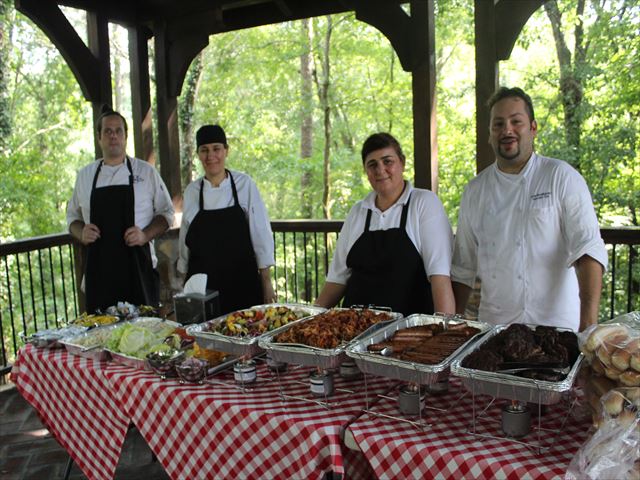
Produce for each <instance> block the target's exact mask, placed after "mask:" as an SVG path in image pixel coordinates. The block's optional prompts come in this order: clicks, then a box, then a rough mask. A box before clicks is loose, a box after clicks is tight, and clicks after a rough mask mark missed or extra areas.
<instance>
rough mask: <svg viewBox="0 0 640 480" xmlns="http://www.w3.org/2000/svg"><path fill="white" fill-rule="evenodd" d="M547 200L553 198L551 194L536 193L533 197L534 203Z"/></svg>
mask: <svg viewBox="0 0 640 480" xmlns="http://www.w3.org/2000/svg"><path fill="white" fill-rule="evenodd" d="M545 198H551V192H542V193H534V194H533V195H531V200H532V201H533V202H535V201H537V200H544V199H545Z"/></svg>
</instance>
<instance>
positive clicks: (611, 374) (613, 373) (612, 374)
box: [604, 367, 622, 381]
mask: <svg viewBox="0 0 640 480" xmlns="http://www.w3.org/2000/svg"><path fill="white" fill-rule="evenodd" d="M621 373H622V372H621V371H620V370H618V369H617V368H613V367H611V368H609V367H604V374H605V376H606V377H607V378H610V379H611V380H615V381H618V380H619V379H620V374H621Z"/></svg>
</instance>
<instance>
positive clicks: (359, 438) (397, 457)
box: [349, 379, 590, 480]
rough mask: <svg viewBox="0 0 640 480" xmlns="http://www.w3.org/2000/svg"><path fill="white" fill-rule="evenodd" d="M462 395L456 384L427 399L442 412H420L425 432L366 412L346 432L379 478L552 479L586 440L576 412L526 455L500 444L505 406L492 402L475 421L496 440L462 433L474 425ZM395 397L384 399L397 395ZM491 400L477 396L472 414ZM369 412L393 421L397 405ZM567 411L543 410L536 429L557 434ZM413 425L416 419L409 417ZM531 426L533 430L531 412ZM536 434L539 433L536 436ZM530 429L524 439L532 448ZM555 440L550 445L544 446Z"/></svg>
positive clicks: (585, 423)
mask: <svg viewBox="0 0 640 480" xmlns="http://www.w3.org/2000/svg"><path fill="white" fill-rule="evenodd" d="M462 392H464V389H463V387H462V386H461V385H460V383H459V381H458V380H457V379H456V380H452V386H451V388H450V391H449V393H447V394H446V395H443V396H438V397H434V396H427V402H428V405H431V406H434V407H438V408H442V409H446V412H439V411H433V410H431V411H429V410H428V409H427V410H425V411H426V412H427V413H426V417H423V418H424V420H425V423H427V424H428V425H430V426H429V427H427V428H425V429H424V430H423V431H420V430H418V429H417V428H416V427H414V426H411V425H410V424H407V423H405V422H400V421H398V420H390V419H385V418H381V417H376V416H373V415H370V414H364V415H363V416H361V417H359V418H358V419H357V420H356V421H354V422H353V423H352V424H351V425H350V426H349V429H350V431H351V433H352V434H353V437H354V440H355V442H356V443H357V444H358V446H359V448H360V450H361V451H362V452H363V453H364V455H365V456H366V457H367V460H368V461H369V464H370V465H371V467H372V468H373V470H374V472H375V474H376V476H377V477H378V478H381V479H391V478H393V479H405V478H407V479H413V478H430V479H460V478H464V479H465V480H466V479H513V480H532V479H551V478H554V479H555V478H562V477H563V476H564V473H565V472H566V470H567V467H568V466H569V463H570V461H571V459H572V458H573V456H574V455H575V453H576V452H577V450H578V449H579V448H580V446H581V445H582V444H583V443H584V441H585V440H586V438H587V436H588V429H589V425H590V419H587V418H577V417H579V416H580V415H578V413H577V412H576V411H575V410H574V411H573V412H572V413H571V414H570V415H569V417H568V420H567V422H566V424H565V425H564V428H563V429H562V432H561V433H555V434H553V433H549V432H546V433H545V434H544V435H543V436H542V442H541V444H542V445H544V446H547V445H551V446H550V448H549V449H548V450H544V451H543V453H542V454H538V453H537V452H538V450H537V449H532V448H529V447H526V446H523V445H520V444H517V443H515V442H513V441H511V440H510V439H507V438H504V435H503V434H502V431H501V424H500V419H501V408H502V406H503V405H504V404H505V402H506V401H498V402H497V403H494V405H492V406H491V407H490V409H489V410H487V412H486V416H487V419H486V420H482V419H481V420H479V421H478V422H476V432H478V433H489V434H492V435H494V436H500V437H502V438H500V439H490V438H484V437H482V438H481V437H478V436H473V435H471V434H470V433H468V430H469V429H470V428H471V425H472V419H473V414H472V411H473V410H472V407H473V403H472V396H471V394H467V395H466V396H465V397H463V398H462V399H461V400H460V399H459V397H460V395H461V394H462ZM396 394H397V392H394V393H393V394H390V396H395V395H396ZM488 402H489V397H486V396H482V397H476V414H478V413H480V411H481V410H482V409H483V408H485V407H486V406H487V405H488ZM372 411H373V412H377V413H384V414H388V415H394V416H396V417H397V416H399V412H398V409H397V401H396V400H387V399H383V400H381V401H380V402H379V403H377V404H376V405H375V406H374V407H373V408H372ZM567 411H568V405H567V404H566V403H565V402H564V401H562V402H560V403H559V404H556V405H553V406H549V408H548V409H547V411H546V412H545V413H544V414H543V416H542V417H541V427H542V428H543V429H544V428H546V429H550V430H557V429H558V428H559V427H560V425H561V422H562V419H563V418H564V417H565V414H566V413H567ZM412 418H413V419H415V417H412ZM532 425H534V426H536V427H537V425H538V422H537V414H536V416H533V415H532ZM535 432H537V430H536V431H535ZM535 432H534V431H532V433H530V434H528V435H527V436H526V437H524V438H523V439H522V440H523V441H525V442H527V443H530V444H534V445H540V443H538V436H537V433H535ZM551 441H554V442H553V443H551V444H550V443H549V442H551Z"/></svg>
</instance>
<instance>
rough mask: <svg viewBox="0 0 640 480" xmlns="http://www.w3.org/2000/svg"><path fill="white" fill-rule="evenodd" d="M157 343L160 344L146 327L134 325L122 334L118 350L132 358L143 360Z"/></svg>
mask: <svg viewBox="0 0 640 480" xmlns="http://www.w3.org/2000/svg"><path fill="white" fill-rule="evenodd" d="M156 343H158V337H157V336H156V335H154V334H153V332H151V331H150V330H148V329H146V328H144V327H138V326H136V325H132V326H130V327H129V328H127V329H125V331H124V332H123V333H122V337H121V338H120V343H119V344H118V350H119V351H120V352H121V353H124V354H125V355H129V356H131V357H138V358H142V357H144V356H145V355H146V353H147V351H148V350H149V349H150V348H151V347H152V346H153V345H154V344H156Z"/></svg>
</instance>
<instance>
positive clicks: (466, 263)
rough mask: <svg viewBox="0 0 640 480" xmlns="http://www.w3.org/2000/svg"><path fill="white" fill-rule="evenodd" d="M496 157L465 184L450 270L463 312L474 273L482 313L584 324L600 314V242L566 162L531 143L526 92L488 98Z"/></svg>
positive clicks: (581, 187)
mask: <svg viewBox="0 0 640 480" xmlns="http://www.w3.org/2000/svg"><path fill="white" fill-rule="evenodd" d="M488 105H489V108H490V109H491V117H490V126H489V143H490V144H491V146H492V148H493V150H494V152H495V155H496V161H495V163H493V164H492V165H491V166H489V167H488V168H486V169H485V170H483V171H482V172H481V173H479V174H478V175H477V176H476V177H475V178H474V179H473V180H471V181H470V182H469V184H468V185H467V186H466V188H465V192H464V195H463V198H462V202H461V205H460V212H459V217H458V228H457V232H456V240H455V248H454V255H453V260H452V269H451V277H452V280H453V289H454V293H455V297H456V310H457V312H458V313H464V310H465V307H466V305H467V301H468V298H469V294H470V292H471V289H472V288H473V286H474V282H475V280H476V276H477V277H478V278H479V279H480V281H481V300H480V307H479V313H478V316H479V320H481V321H485V322H489V323H492V324H504V323H514V322H518V323H530V324H541V325H549V326H555V327H564V328H571V329H572V330H574V331H578V330H580V331H581V330H584V329H585V328H586V327H588V326H589V325H592V324H595V323H597V320H598V306H599V302H600V290H601V286H602V275H603V271H604V269H606V266H607V252H606V249H605V246H604V242H603V241H602V238H601V236H600V229H599V226H598V220H597V218H596V214H595V211H594V208H593V203H592V200H591V195H590V193H589V189H588V187H587V184H586V182H585V181H584V179H583V178H582V176H581V175H580V174H579V173H578V172H577V171H576V170H575V169H574V168H573V167H571V165H569V164H568V163H566V162H564V161H561V160H556V159H553V158H547V157H543V156H542V155H539V154H537V153H536V152H535V151H534V145H533V144H534V139H535V137H536V134H537V131H538V125H537V123H536V120H535V116H534V112H533V104H532V102H531V98H530V97H529V96H528V95H527V94H526V93H525V92H523V91H522V90H521V89H520V88H505V87H502V88H500V89H499V90H498V91H497V92H496V93H495V94H494V95H493V96H492V97H491V99H490V100H489V103H488Z"/></svg>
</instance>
